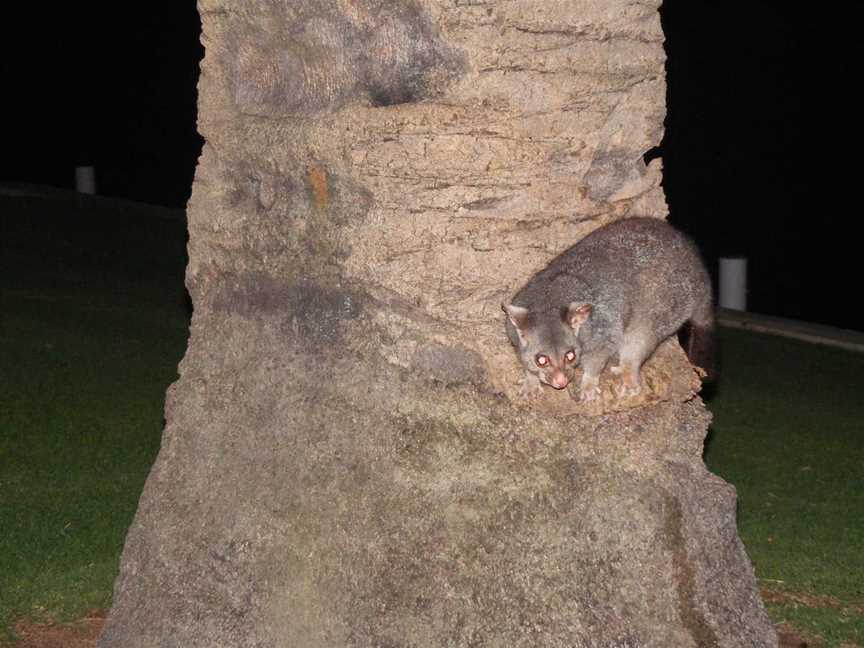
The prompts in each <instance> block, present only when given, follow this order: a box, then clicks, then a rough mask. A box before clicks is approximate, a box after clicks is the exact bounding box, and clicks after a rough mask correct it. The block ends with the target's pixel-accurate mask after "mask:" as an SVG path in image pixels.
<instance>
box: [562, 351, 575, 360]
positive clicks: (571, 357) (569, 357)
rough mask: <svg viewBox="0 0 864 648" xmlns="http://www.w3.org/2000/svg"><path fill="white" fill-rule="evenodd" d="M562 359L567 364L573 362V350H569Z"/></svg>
mask: <svg viewBox="0 0 864 648" xmlns="http://www.w3.org/2000/svg"><path fill="white" fill-rule="evenodd" d="M564 359H565V360H566V361H567V362H574V361H575V360H576V352H575V351H574V350H573V349H570V350H569V351H568V352H567V353H565V354H564Z"/></svg>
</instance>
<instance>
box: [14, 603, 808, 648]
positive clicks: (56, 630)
mask: <svg viewBox="0 0 864 648" xmlns="http://www.w3.org/2000/svg"><path fill="white" fill-rule="evenodd" d="M107 614H108V611H107V610H91V611H90V612H89V613H88V614H87V616H86V617H84V618H83V619H80V620H78V621H75V622H74V623H32V622H29V621H19V622H18V623H16V624H15V632H16V633H17V634H18V641H16V642H15V643H14V644H12V646H11V647H10V648H96V640H97V639H98V638H99V633H100V632H101V630H102V625H103V624H104V623H105V616H106V615H107ZM777 636H778V638H779V640H780V643H779V648H820V647H821V646H823V645H824V644H823V643H822V642H821V641H820V640H818V639H815V638H813V637H810V636H806V635H803V634H801V633H800V631H798V630H797V629H795V628H793V627H792V626H790V625H789V624H786V623H781V624H780V625H778V626H777Z"/></svg>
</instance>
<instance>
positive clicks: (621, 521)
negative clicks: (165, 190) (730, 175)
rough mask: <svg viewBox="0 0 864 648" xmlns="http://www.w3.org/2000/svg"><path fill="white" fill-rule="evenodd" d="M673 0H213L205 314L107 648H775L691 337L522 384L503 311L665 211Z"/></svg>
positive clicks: (200, 202) (198, 192)
mask: <svg viewBox="0 0 864 648" xmlns="http://www.w3.org/2000/svg"><path fill="white" fill-rule="evenodd" d="M658 4H659V3H658V2H654V1H648V0H644V1H636V2H633V1H625V0H594V1H591V2H588V1H578V0H568V1H566V2H563V1H562V2H559V1H555V0H515V1H512V2H500V3H486V2H482V1H480V0H477V1H474V0H465V1H464V2H463V1H459V0H457V1H456V2H453V1H452V0H448V1H446V2H445V1H444V0H417V1H416V2H411V1H409V2H386V1H382V0H329V1H325V0H309V1H307V2H303V3H285V2H282V1H281V0H244V2H228V1H226V0H199V7H200V9H201V12H202V21H203V26H204V43H205V46H206V51H207V54H206V57H205V60H204V63H203V66H202V77H201V84H200V93H201V94H200V128H201V131H202V133H203V134H204V136H205V138H206V142H207V143H206V145H205V148H204V152H203V154H202V157H201V160H200V163H199V167H198V170H197V175H196V179H195V184H194V187H193V195H192V200H191V202H190V208H189V221H190V241H189V253H190V263H189V268H188V273H187V285H188V287H189V290H190V293H191V295H192V299H193V303H194V307H195V312H194V317H193V322H192V334H191V339H190V344H189V350H188V352H187V355H186V357H185V358H184V360H183V362H182V364H181V368H180V369H181V372H180V373H181V377H180V380H179V381H178V382H177V383H176V384H175V385H173V386H172V388H171V389H170V390H169V394H168V400H167V403H166V420H167V426H166V429H165V433H164V436H163V443H162V449H161V451H160V454H159V457H158V459H157V462H156V464H155V466H154V468H153V471H152V473H151V475H150V477H149V479H148V482H147V485H146V487H145V492H144V494H143V496H142V498H141V502H140V506H139V510H138V513H137V515H136V518H135V521H134V523H133V525H132V528H131V529H130V532H129V536H128V538H127V544H126V548H125V550H124V554H123V560H122V565H121V573H120V576H119V578H118V580H117V583H116V586H115V599H114V607H113V609H112V611H111V614H110V617H109V620H108V623H107V624H106V629H105V631H104V633H103V636H102V639H101V644H102V645H103V646H124V647H125V646H130V647H135V646H160V647H161V646H184V647H186V646H298V647H309V648H315V647H318V646H321V647H324V646H328V647H329V646H393V647H396V646H400V647H401V646H406V647H407V646H418V647H419V646H424V647H425V646H429V647H432V646H507V647H513V646H562V647H563V646H585V647H588V646H597V647H601V646H603V647H606V646H608V647H612V646H620V647H624V646H630V647H636V646H658V647H659V646H664V647H668V646H730V647H732V646H736V647H737V646H772V645H776V638H775V636H774V633H773V630H772V628H771V626H770V623H769V622H768V619H767V617H766V615H765V612H764V609H763V607H762V604H761V602H760V600H759V597H758V593H757V590H756V586H755V579H754V577H753V572H752V568H751V566H750V563H749V561H748V560H747V557H746V555H745V553H744V551H743V548H742V545H741V543H740V541H739V540H738V537H737V533H736V528H735V494H734V490H733V489H732V488H731V487H730V486H728V485H727V484H725V483H724V482H722V480H720V479H718V478H717V477H714V476H713V475H711V474H710V473H708V472H707V471H706V470H705V468H704V466H703V464H702V461H701V453H702V442H703V439H704V435H705V431H706V429H707V425H708V420H709V417H708V414H707V412H706V411H705V409H704V406H703V405H702V404H701V402H700V401H699V400H698V398H694V397H693V391H694V389H696V388H697V387H698V380H697V379H696V376H695V374H694V372H693V370H692V369H691V368H690V367H689V364H688V363H687V362H686V359H685V358H684V356H683V354H682V352H681V350H680V348H678V346H677V344H675V343H674V342H669V343H667V344H665V345H664V346H663V347H662V348H661V350H660V351H659V352H658V353H657V354H656V355H655V357H654V358H653V359H652V360H651V361H650V363H649V367H648V370H647V383H648V386H649V389H648V390H646V393H645V394H643V395H642V396H641V397H640V398H638V399H633V400H631V401H627V402H619V401H616V400H615V399H614V397H613V396H612V394H611V391H609V390H607V393H606V395H605V396H604V398H603V399H602V400H601V401H600V402H599V404H598V405H596V406H595V408H594V409H593V410H592V411H590V412H589V411H584V410H583V409H581V408H580V406H579V405H578V404H577V403H576V401H574V400H573V399H572V398H570V396H569V395H568V394H566V393H557V392H554V393H553V392H551V390H549V393H547V394H546V396H545V397H544V398H543V399H541V400H540V401H539V402H533V403H523V402H520V401H519V399H518V397H517V389H516V388H517V385H518V380H519V378H520V375H521V370H520V368H519V367H518V365H517V362H516V359H515V356H514V354H513V353H512V351H511V350H510V348H509V347H508V343H507V340H506V337H505V335H504V329H503V317H504V316H503V313H502V312H501V311H500V308H499V305H500V303H501V302H502V301H504V300H506V299H507V297H509V296H510V295H511V294H512V293H513V292H514V291H515V289H517V288H518V287H519V286H520V285H521V283H523V282H524V281H525V280H526V279H527V278H528V277H529V276H530V275H531V274H532V273H533V272H534V271H536V270H538V269H539V268H541V267H543V266H544V265H545V264H546V263H547V262H548V261H549V260H550V259H551V258H553V257H554V256H555V255H556V254H557V253H558V252H560V251H561V250H563V249H564V248H566V247H568V246H570V245H572V244H573V243H574V242H575V241H576V240H578V239H579V238H580V237H581V236H583V235H584V234H585V233H587V232H589V231H590V230H591V229H593V228H595V227H597V226H599V225H601V224H604V223H606V222H609V221H610V220H612V219H615V218H620V217H624V216H628V215H635V214H639V215H649V216H657V217H663V216H664V215H665V213H666V206H665V201H664V197H663V192H662V189H661V188H660V181H661V169H660V161H659V160H654V161H653V162H652V163H651V164H649V165H647V166H646V165H645V164H644V162H643V154H644V153H645V152H646V151H648V150H649V149H650V148H652V147H654V146H656V145H657V144H658V143H659V141H660V138H661V136H662V123H663V116H664V93H665V83H664V71H663V65H664V54H663V47H662V32H661V29H660V22H659V17H658V13H657V9H658Z"/></svg>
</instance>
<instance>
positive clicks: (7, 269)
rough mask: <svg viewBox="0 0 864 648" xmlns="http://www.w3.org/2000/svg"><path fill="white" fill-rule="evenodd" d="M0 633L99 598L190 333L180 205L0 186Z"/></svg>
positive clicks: (106, 597) (64, 615) (106, 598)
mask: <svg viewBox="0 0 864 648" xmlns="http://www.w3.org/2000/svg"><path fill="white" fill-rule="evenodd" d="M0 235H2V236H0V239H2V240H0V245H2V248H0V250H2V257H0V529H2V533H0V640H2V637H3V636H4V635H5V636H6V637H7V638H8V635H9V628H10V624H11V622H12V621H13V620H14V619H15V618H16V617H19V616H28V617H31V618H35V619H44V618H52V619H55V620H58V621H62V620H69V619H74V618H76V617H79V616H82V615H83V614H84V613H85V612H86V611H87V610H88V609H91V608H99V607H106V606H107V605H109V603H110V600H111V588H112V584H113V581H114V578H115V575H116V572H117V562H118V558H119V554H120V550H121V549H122V546H123V540H124V537H125V534H126V529H127V527H128V525H129V522H130V521H131V519H132V515H133V514H134V512H135V507H136V504H137V500H138V496H139V494H140V492H141V488H142V487H143V484H144V478H145V477H146V475H147V472H148V470H149V468H150V465H151V464H152V462H153V459H154V458H155V456H156V452H157V451H158V448H159V439H160V435H161V429H162V403H163V399H164V394H165V388H166V387H167V386H168V384H170V382H171V381H172V380H174V379H175V378H176V367H177V363H178V361H179V360H180V358H181V356H182V354H183V351H184V349H185V345H186V337H187V329H188V308H187V306H186V302H185V294H184V291H183V269H184V264H185V261H184V245H185V222H184V221H183V220H182V212H171V211H170V210H160V209H153V208H143V207H141V206H136V205H130V204H128V203H119V202H108V201H94V200H87V199H82V200H69V199H68V198H65V199H51V200H46V199H38V198H10V197H4V196H0Z"/></svg>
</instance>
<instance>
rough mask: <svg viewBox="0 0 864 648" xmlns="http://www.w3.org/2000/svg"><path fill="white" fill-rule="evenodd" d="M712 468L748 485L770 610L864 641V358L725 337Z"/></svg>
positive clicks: (745, 506)
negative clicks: (863, 486)
mask: <svg viewBox="0 0 864 648" xmlns="http://www.w3.org/2000/svg"><path fill="white" fill-rule="evenodd" d="M720 342H721V361H722V366H721V381H720V383H719V384H718V386H717V390H716V394H715V396H714V398H713V399H712V400H711V402H710V408H711V410H712V411H713V412H714V423H713V425H712V432H711V437H710V440H709V443H708V448H707V452H706V462H707V464H708V466H709V468H711V469H712V470H713V471H714V472H716V473H717V474H719V475H720V476H722V477H723V478H724V479H726V480H727V481H729V482H731V483H733V484H734V485H735V486H736V488H737V489H738V497H739V503H738V527H739V531H740V533H741V537H742V539H743V541H744V543H745V545H746V547H747V552H748V554H749V555H750V558H751V559H752V560H753V562H754V564H755V566H756V572H757V576H758V577H759V579H760V584H761V585H762V586H763V588H765V589H767V590H769V595H768V596H767V598H768V600H769V610H770V612H771V613H772V617H773V618H774V619H775V620H777V621H780V620H789V621H791V622H792V623H793V624H794V625H797V626H799V627H802V628H805V629H807V630H809V631H811V632H812V633H814V634H817V635H819V636H821V637H823V638H824V639H825V640H826V641H827V642H828V644H829V645H839V644H840V642H842V641H846V642H855V643H858V644H864V488H862V485H864V355H862V354H854V353H848V352H845V351H841V350H837V349H831V348H826V347H821V346H815V345H811V344H806V343H803V342H797V341H794V340H787V339H783V338H778V337H773V336H768V335H759V334H755V333H746V332H741V331H734V330H723V329H721V340H720Z"/></svg>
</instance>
